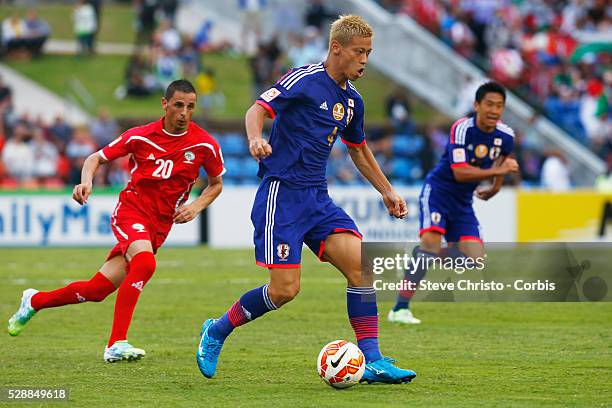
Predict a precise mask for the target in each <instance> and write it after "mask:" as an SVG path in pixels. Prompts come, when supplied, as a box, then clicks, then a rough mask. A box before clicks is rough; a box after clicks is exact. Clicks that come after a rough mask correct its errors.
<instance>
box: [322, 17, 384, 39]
mask: <svg viewBox="0 0 612 408" xmlns="http://www.w3.org/2000/svg"><path fill="white" fill-rule="evenodd" d="M373 35H374V31H373V30H372V27H370V25H369V24H368V23H367V22H366V21H365V20H364V19H363V17H361V16H356V15H345V16H339V17H338V19H337V20H336V21H334V22H333V23H332V25H331V28H330V30H329V46H330V47H331V43H332V41H333V40H336V41H338V42H339V43H340V45H346V44H348V43H349V41H351V40H352V39H353V37H372V36H373Z"/></svg>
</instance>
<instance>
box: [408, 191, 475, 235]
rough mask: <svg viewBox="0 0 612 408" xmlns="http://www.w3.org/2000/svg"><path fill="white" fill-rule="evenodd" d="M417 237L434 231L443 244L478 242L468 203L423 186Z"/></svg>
mask: <svg viewBox="0 0 612 408" xmlns="http://www.w3.org/2000/svg"><path fill="white" fill-rule="evenodd" d="M419 209H420V211H419V227H420V229H419V236H421V235H423V234H424V233H425V232H429V231H436V232H439V233H440V234H442V235H444V238H445V239H446V242H459V241H480V242H482V236H481V233H480V224H479V223H478V219H477V218H476V214H474V209H473V208H472V204H471V203H465V202H463V201H461V200H458V199H456V198H454V197H453V196H452V195H451V194H448V193H447V192H446V191H442V190H441V189H440V188H436V187H435V186H432V185H431V184H430V183H425V184H424V185H423V188H422V190H421V194H420V195H419Z"/></svg>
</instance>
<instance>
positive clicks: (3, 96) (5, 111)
mask: <svg viewBox="0 0 612 408" xmlns="http://www.w3.org/2000/svg"><path fill="white" fill-rule="evenodd" d="M12 95H13V91H12V90H11V88H10V87H9V86H7V85H5V84H4V82H3V81H2V77H1V76H0V120H1V121H2V123H6V121H7V119H8V117H9V116H10V114H11V111H12V107H13V97H12ZM1 131H2V129H0V132H1Z"/></svg>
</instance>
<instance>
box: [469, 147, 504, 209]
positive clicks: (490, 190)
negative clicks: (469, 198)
mask: <svg viewBox="0 0 612 408" xmlns="http://www.w3.org/2000/svg"><path fill="white" fill-rule="evenodd" d="M506 158H507V156H501V157H500V158H499V159H497V160H496V161H495V163H493V166H492V167H499V166H501V165H502V163H503V162H504V161H505V160H506ZM503 182H504V176H495V177H493V183H492V184H491V185H490V186H487V187H482V188H481V187H479V188H477V189H476V197H478V198H480V199H481V200H485V201H487V200H488V199H490V198H491V197H493V196H494V195H495V194H497V193H499V190H501V186H502V183H503Z"/></svg>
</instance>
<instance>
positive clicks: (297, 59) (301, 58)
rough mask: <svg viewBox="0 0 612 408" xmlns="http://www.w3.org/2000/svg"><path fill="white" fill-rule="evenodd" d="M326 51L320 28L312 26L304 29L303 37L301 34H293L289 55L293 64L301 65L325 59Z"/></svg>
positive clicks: (295, 65)
mask: <svg viewBox="0 0 612 408" xmlns="http://www.w3.org/2000/svg"><path fill="white" fill-rule="evenodd" d="M326 52H327V49H326V47H325V44H324V43H323V38H322V37H321V35H320V34H319V30H318V29H317V28H316V27H312V26H310V27H306V28H305V29H304V36H303V37H302V36H300V35H299V34H297V35H295V36H293V43H292V45H291V46H290V47H289V50H288V51H287V57H288V58H289V61H290V62H291V66H294V67H301V66H304V65H308V64H315V63H317V62H320V61H322V60H324V59H325V53H326Z"/></svg>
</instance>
